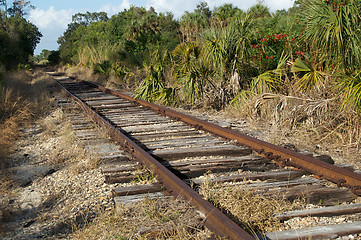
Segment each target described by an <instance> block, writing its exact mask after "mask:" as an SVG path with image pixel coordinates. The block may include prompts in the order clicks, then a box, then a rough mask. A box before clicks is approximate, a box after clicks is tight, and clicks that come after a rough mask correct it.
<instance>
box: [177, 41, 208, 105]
mask: <svg viewBox="0 0 361 240" xmlns="http://www.w3.org/2000/svg"><path fill="white" fill-rule="evenodd" d="M202 55H203V51H202V49H201V47H200V46H199V44H198V43H197V42H185V43H181V44H179V45H178V46H177V47H176V48H175V49H174V50H173V56H174V57H175V62H176V67H175V76H176V77H177V79H178V81H179V83H180V85H181V86H183V92H184V97H185V100H186V101H189V102H190V103H191V104H194V103H195V100H196V99H198V100H200V98H201V96H203V94H204V92H205V91H206V89H207V88H208V87H209V86H213V83H212V82H211V80H210V77H211V76H212V75H213V71H212V68H210V66H207V63H206V62H205V61H203V57H202Z"/></svg>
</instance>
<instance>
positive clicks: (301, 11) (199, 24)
mask: <svg viewBox="0 0 361 240" xmlns="http://www.w3.org/2000/svg"><path fill="white" fill-rule="evenodd" d="M360 8H361V2H360V0H348V1H340V0H327V1H319V0H307V1H296V2H295V4H294V6H293V7H292V8H290V9H288V10H279V11H277V12H275V13H272V12H270V10H269V8H268V7H267V6H265V5H263V4H262V3H258V4H256V5H254V6H252V7H251V8H250V9H249V10H248V11H243V10H241V9H239V8H237V7H235V6H233V5H232V4H224V5H222V6H219V7H216V8H215V9H213V10H210V9H209V7H208V5H207V3H206V2H201V3H199V4H198V5H197V7H196V9H195V10H194V11H193V12H185V13H184V15H183V16H182V17H181V18H180V20H179V21H177V20H174V19H173V15H172V14H171V13H159V14H158V13H156V12H155V11H154V9H153V8H150V9H149V10H146V9H145V8H143V7H142V8H139V7H135V6H132V7H131V8H130V9H127V10H124V11H122V12H119V13H118V14H117V15H114V16H112V17H111V18H110V19H108V18H107V16H106V14H105V13H89V12H87V13H85V14H81V13H79V14H76V15H74V16H73V19H72V22H71V23H70V24H69V25H68V29H67V30H66V32H65V33H64V35H63V36H62V37H60V38H59V41H58V42H59V44H60V48H59V53H60V58H61V59H62V61H64V62H67V63H73V64H77V65H82V66H87V67H90V68H92V69H93V70H94V72H95V73H99V74H103V75H110V74H112V75H116V76H118V77H120V78H123V79H124V78H126V79H127V81H126V82H127V83H130V82H129V81H128V80H129V79H130V76H131V80H134V82H132V85H138V86H139V88H138V89H137V97H138V98H141V99H145V100H148V101H152V102H154V101H160V102H163V103H165V104H178V103H184V104H187V105H191V106H195V105H196V106H199V105H200V103H202V102H207V103H208V102H210V105H211V106H212V107H216V108H219V109H221V108H224V107H225V106H226V105H227V104H228V103H229V102H232V103H234V102H240V101H242V99H246V98H248V97H249V96H251V95H254V94H263V93H269V92H272V93H275V94H285V95H287V94H294V95H301V94H302V95H309V96H326V95H328V94H329V93H325V91H327V90H326V88H327V89H332V85H334V83H335V80H339V87H340V89H341V93H342V96H344V97H345V104H346V103H347V104H348V103H351V102H353V103H355V104H356V105H360V104H359V99H360V98H359V97H358V91H359V90H358V89H359V88H358V86H359V85H358V84H359V82H358V79H359V73H358V72H359V69H360V67H361V21H360V19H361V9H360ZM2 41H3V42H6V41H8V39H6V37H3V36H2V35H1V32H0V44H1V43H2ZM169 52H172V55H169V54H163V55H161V54H160V53H169ZM0 58H1V55H0ZM0 61H1V59H0ZM142 74H145V75H146V77H145V78H144V79H141V78H140V77H139V76H141V75H142ZM138 75H139V76H138ZM140 79H141V80H142V82H141V83H140V81H141V80H140ZM300 90H301V91H300ZM296 97H298V96H296ZM205 99H207V100H205ZM232 99H233V100H232Z"/></svg>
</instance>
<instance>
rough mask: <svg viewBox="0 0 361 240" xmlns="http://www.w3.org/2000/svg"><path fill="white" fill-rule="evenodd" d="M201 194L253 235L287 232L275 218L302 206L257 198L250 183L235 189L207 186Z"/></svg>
mask: <svg viewBox="0 0 361 240" xmlns="http://www.w3.org/2000/svg"><path fill="white" fill-rule="evenodd" d="M199 193H200V194H201V195H202V196H203V197H204V198H205V199H206V200H208V201H210V202H212V203H213V204H214V205H215V206H217V207H218V208H219V209H220V210H221V211H223V212H224V213H226V214H227V215H228V216H229V217H230V218H232V219H233V220H234V221H235V222H237V223H238V224H239V225H240V226H241V227H242V228H243V229H245V230H246V231H248V232H249V233H251V234H256V233H265V232H270V231H279V230H282V229H284V227H283V224H282V223H281V222H280V221H279V220H278V219H277V218H275V217H274V215H275V214H277V213H282V212H284V211H289V210H293V209H295V208H298V207H299V206H300V204H299V203H298V202H294V203H291V202H288V201H285V200H282V199H274V198H272V197H268V196H262V195H259V194H256V193H255V192H254V190H252V189H250V188H248V187H247V185H246V183H244V185H243V186H233V187H230V186H227V187H225V186H224V185H222V184H219V183H203V184H202V185H201V186H200V187H199Z"/></svg>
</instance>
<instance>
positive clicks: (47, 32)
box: [28, 0, 294, 55]
mask: <svg viewBox="0 0 361 240" xmlns="http://www.w3.org/2000/svg"><path fill="white" fill-rule="evenodd" d="M201 1H203V2H207V3H208V6H209V7H210V9H211V10H213V9H214V7H218V6H221V5H223V4H225V3H232V4H233V5H234V6H236V7H238V8H240V9H243V10H247V9H249V8H250V7H251V6H253V5H255V4H256V3H257V0H101V1H99V0H62V1H59V0H31V1H30V2H31V4H32V5H33V6H35V9H32V10H31V11H30V12H29V15H28V19H29V21H30V22H32V23H33V24H35V25H36V26H37V27H38V28H39V30H40V32H41V33H42V34H43V37H42V39H41V41H40V43H39V44H38V46H37V48H36V49H35V55H38V54H39V53H40V52H41V51H42V50H43V49H47V50H57V49H58V47H59V46H58V44H57V39H58V37H60V36H61V35H63V33H64V31H65V30H66V28H67V25H68V24H69V23H70V22H71V17H72V15H74V14H76V13H85V12H87V11H89V12H100V11H103V12H106V13H108V17H109V18H110V17H111V16H112V15H114V14H117V13H119V12H121V11H123V10H124V9H129V8H130V6H139V7H145V8H146V9H149V8H150V7H153V8H154V9H155V11H156V12H158V13H159V12H172V13H173V14H174V17H175V18H176V19H179V18H180V17H181V16H182V15H183V13H184V12H185V11H189V12H191V11H193V10H194V9H195V8H196V5H197V4H198V3H199V2H201ZM293 2H294V0H264V1H263V3H264V4H265V5H266V6H267V7H269V8H270V10H271V11H272V12H274V11H276V10H279V9H288V8H290V7H292V6H293Z"/></svg>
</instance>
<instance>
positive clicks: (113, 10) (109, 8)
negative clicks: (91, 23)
mask: <svg viewBox="0 0 361 240" xmlns="http://www.w3.org/2000/svg"><path fill="white" fill-rule="evenodd" d="M129 8H130V3H129V0H123V1H122V3H121V4H120V5H117V6H114V5H112V4H106V5H103V6H101V7H100V9H99V11H98V12H106V13H108V16H109V17H110V16H112V15H114V14H117V13H119V12H122V11H124V9H129Z"/></svg>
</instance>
